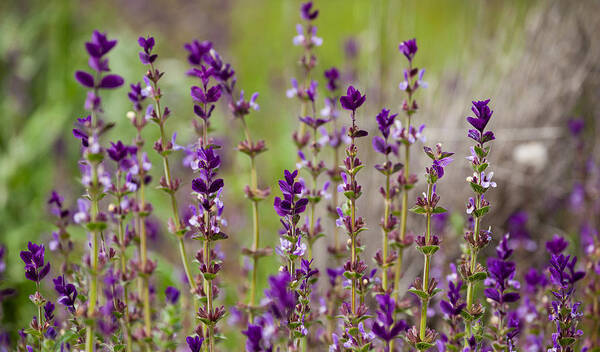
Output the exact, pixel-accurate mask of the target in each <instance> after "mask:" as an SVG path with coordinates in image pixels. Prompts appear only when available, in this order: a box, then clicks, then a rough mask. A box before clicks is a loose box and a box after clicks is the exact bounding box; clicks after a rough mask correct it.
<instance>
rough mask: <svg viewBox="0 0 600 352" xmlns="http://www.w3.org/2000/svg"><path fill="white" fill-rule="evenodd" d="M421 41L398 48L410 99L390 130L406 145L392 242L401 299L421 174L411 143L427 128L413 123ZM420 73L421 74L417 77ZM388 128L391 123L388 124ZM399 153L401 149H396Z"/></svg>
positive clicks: (419, 82) (420, 83)
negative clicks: (414, 169) (411, 197)
mask: <svg viewBox="0 0 600 352" xmlns="http://www.w3.org/2000/svg"><path fill="white" fill-rule="evenodd" d="M417 49H418V47H417V41H416V39H410V40H407V41H404V42H402V43H400V45H399V46H398V50H399V51H400V53H401V54H403V55H404V56H405V57H406V59H407V60H408V67H407V68H405V69H404V73H403V76H404V80H403V81H402V82H400V84H399V85H398V87H399V88H400V90H401V91H402V92H404V94H406V99H405V100H404V102H403V104H402V111H403V112H404V115H405V120H404V125H403V124H402V122H401V121H400V119H395V122H394V126H393V127H392V128H391V132H387V131H386V133H390V134H391V135H392V137H393V140H395V141H396V143H397V144H398V147H396V148H397V149H399V148H400V147H401V146H404V167H403V172H402V173H401V174H400V175H399V176H398V178H397V182H398V188H399V190H400V192H401V193H402V205H401V208H400V226H399V227H400V228H399V233H398V234H396V233H395V232H392V234H394V238H393V241H392V243H391V246H392V247H393V248H395V249H397V256H396V263H395V265H394V285H393V289H395V290H396V292H397V295H398V296H397V299H400V290H399V289H398V288H399V287H398V286H399V284H400V277H401V276H402V259H403V256H404V254H403V253H404V249H405V248H406V247H407V246H408V245H410V242H411V238H410V237H411V236H407V220H408V209H409V208H410V205H409V203H408V193H409V191H410V189H412V188H413V187H414V185H415V184H416V182H417V176H416V175H415V174H411V173H410V147H411V146H412V145H413V144H414V143H415V142H416V141H418V140H421V141H423V142H424V135H423V130H424V128H425V125H421V126H420V127H419V128H415V127H414V126H412V124H411V123H412V116H413V115H414V114H416V113H417V111H418V105H417V102H416V100H415V94H416V92H417V91H418V89H419V88H420V87H423V88H424V87H425V85H424V84H423V74H424V72H425V71H424V70H419V69H418V68H416V67H413V59H414V57H415V55H416V54H417ZM417 73H418V77H417ZM386 129H387V127H386ZM396 153H398V152H396Z"/></svg>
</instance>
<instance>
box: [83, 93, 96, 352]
mask: <svg viewBox="0 0 600 352" xmlns="http://www.w3.org/2000/svg"><path fill="white" fill-rule="evenodd" d="M96 94H97V90H96ZM91 115H92V128H93V129H96V127H97V116H96V112H95V111H92V114H91ZM94 138H97V136H94ZM91 164H92V165H90V166H91V169H92V185H91V189H88V195H89V196H90V199H91V203H92V205H91V211H90V219H91V222H92V223H95V222H96V219H97V217H98V194H97V193H98V187H99V184H98V168H97V167H98V165H97V164H96V163H95V162H93V163H91ZM90 191H91V192H90ZM98 257H99V255H98V230H96V229H94V230H93V231H92V253H91V258H90V260H91V262H92V270H91V275H92V278H91V281H90V290H89V294H88V300H89V303H88V318H91V320H92V321H91V322H90V325H89V326H88V328H87V330H86V341H85V350H86V352H93V351H94V346H95V339H94V325H95V323H94V314H95V311H96V301H97V300H98Z"/></svg>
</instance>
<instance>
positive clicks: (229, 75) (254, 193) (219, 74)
mask: <svg viewBox="0 0 600 352" xmlns="http://www.w3.org/2000/svg"><path fill="white" fill-rule="evenodd" d="M204 60H205V62H206V63H207V64H209V65H210V67H211V68H212V70H213V77H214V78H215V79H216V80H217V82H219V87H221V92H222V93H223V94H224V95H225V96H226V97H227V98H228V104H229V110H230V112H231V114H232V115H233V117H234V118H236V119H238V120H239V121H240V122H241V123H242V126H243V130H244V136H245V139H244V140H243V141H241V142H240V143H239V144H238V148H237V149H238V150H239V151H240V152H241V153H244V154H246V155H248V157H249V158H250V172H249V174H250V175H249V178H250V184H249V185H247V186H246V187H245V189H244V192H245V194H246V197H247V198H248V200H250V201H251V202H252V221H253V226H252V229H253V231H252V232H253V236H252V237H253V239H252V247H251V248H244V249H243V250H242V254H244V255H247V256H249V257H251V258H252V261H253V265H252V269H251V270H252V274H251V280H250V288H249V292H248V296H249V297H248V306H249V308H252V307H254V306H255V305H256V296H257V292H256V291H257V286H258V282H257V280H258V276H257V275H258V270H259V266H258V264H259V259H260V258H262V257H264V256H268V255H270V254H271V253H272V251H271V249H270V248H260V223H259V218H260V217H259V203H260V201H262V200H264V199H266V198H267V196H268V195H269V194H270V189H269V188H259V181H258V173H257V166H256V156H257V155H259V154H261V153H263V152H265V151H266V150H267V148H266V143H265V141H263V140H257V141H255V142H254V141H253V140H252V137H251V133H250V129H249V127H248V124H247V122H246V119H247V118H249V114H250V113H251V112H252V111H253V110H254V111H258V110H259V109H260V107H259V105H258V102H257V100H258V93H257V92H255V93H253V94H252V96H251V97H250V99H247V98H246V97H245V96H244V91H243V90H240V94H239V98H237V100H236V98H235V97H234V96H235V84H236V77H235V72H234V70H233V69H232V68H231V65H230V64H226V63H224V62H223V60H222V59H221V56H220V55H219V54H218V53H217V52H216V51H215V50H214V49H212V50H210V52H209V53H208V54H207V55H204ZM249 311H250V315H251V317H250V318H251V319H250V320H251V321H252V314H253V313H252V309H250V310H249Z"/></svg>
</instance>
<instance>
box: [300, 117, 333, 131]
mask: <svg viewBox="0 0 600 352" xmlns="http://www.w3.org/2000/svg"><path fill="white" fill-rule="evenodd" d="M298 119H299V120H300V121H301V122H302V123H304V124H306V125H308V126H309V127H310V128H313V129H316V128H319V127H321V126H323V125H324V124H326V123H327V121H328V120H325V119H319V118H312V117H310V116H304V117H300V118H298Z"/></svg>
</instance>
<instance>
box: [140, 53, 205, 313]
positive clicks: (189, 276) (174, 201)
mask: <svg viewBox="0 0 600 352" xmlns="http://www.w3.org/2000/svg"><path fill="white" fill-rule="evenodd" d="M151 69H152V71H154V66H152V65H151ZM153 85H154V90H155V91H156V90H157V84H156V83H154V84H153ZM153 98H154V102H155V103H156V115H157V119H158V120H159V123H158V126H159V128H160V140H161V143H162V144H163V145H166V141H167V139H166V137H165V129H164V125H163V121H162V110H161V108H160V99H159V98H158V97H156V96H154V97H153ZM161 156H162V158H163V168H164V173H165V179H166V181H167V185H168V186H171V184H172V179H171V168H170V167H169V158H168V157H167V156H166V155H163V154H161ZM169 195H170V198H171V210H172V211H173V220H174V222H175V227H176V232H177V231H178V230H179V227H180V226H181V224H180V221H179V210H178V207H177V198H175V194H174V193H173V192H169ZM177 237H178V240H179V243H178V244H179V255H180V257H181V262H182V264H183V268H184V270H185V274H186V276H187V280H188V282H189V283H190V288H191V291H192V292H193V293H192V300H193V301H194V311H197V310H198V302H197V299H196V296H195V294H196V292H197V289H198V286H197V285H196V281H195V280H194V277H193V275H192V273H191V271H190V268H189V266H188V262H187V254H186V250H185V242H184V241H183V235H180V234H177Z"/></svg>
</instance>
